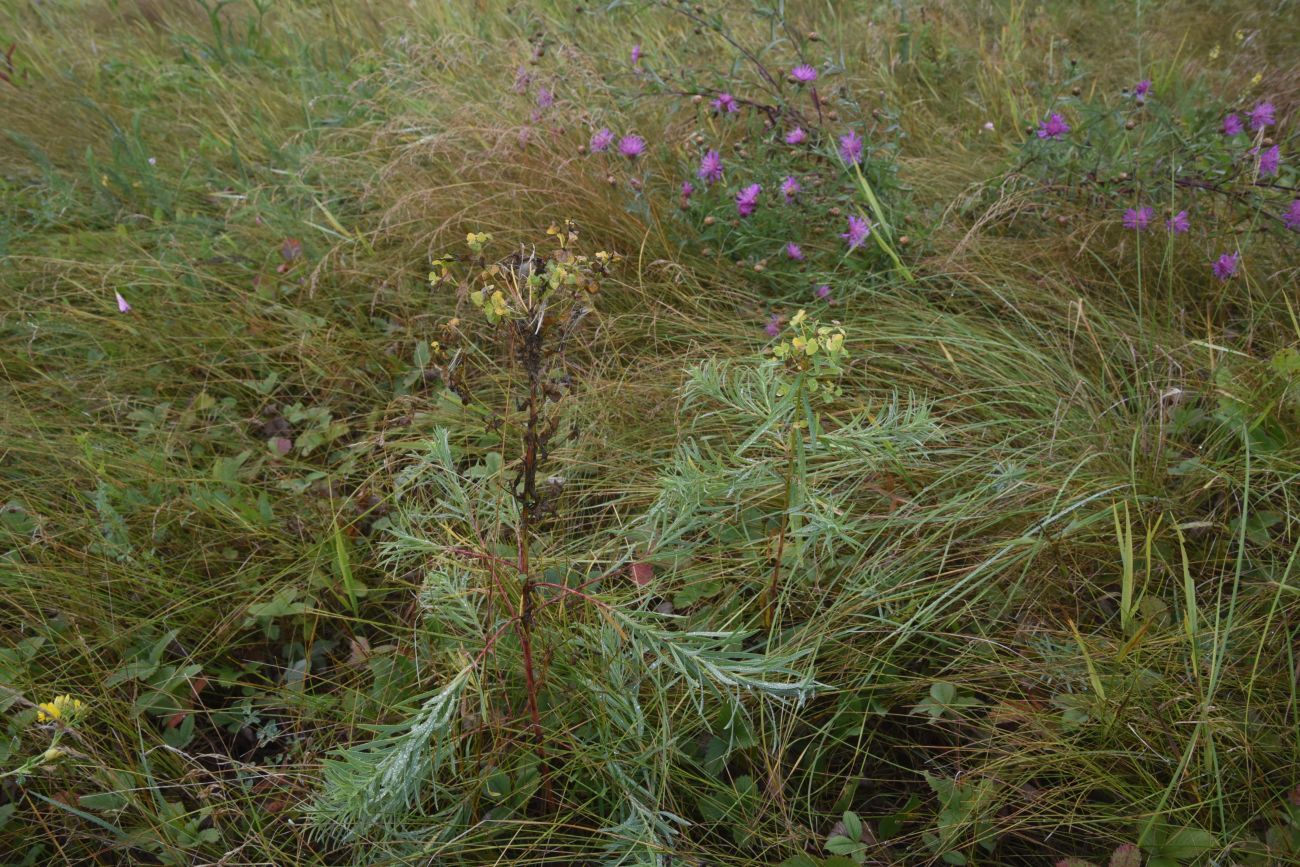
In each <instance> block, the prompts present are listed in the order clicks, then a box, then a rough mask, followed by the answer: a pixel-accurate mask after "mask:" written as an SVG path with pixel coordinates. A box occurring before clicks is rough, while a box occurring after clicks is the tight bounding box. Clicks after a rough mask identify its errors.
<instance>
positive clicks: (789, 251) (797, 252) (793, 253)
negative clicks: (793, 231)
mask: <svg viewBox="0 0 1300 867" xmlns="http://www.w3.org/2000/svg"><path fill="white" fill-rule="evenodd" d="M785 254H786V255H787V256H789V257H790V258H791V259H793V260H794V261H796V262H802V261H803V250H802V249H801V248H800V247H799V245H798V244H796V243H795V242H794V241H791V242H790V243H788V244H786V245H785Z"/></svg>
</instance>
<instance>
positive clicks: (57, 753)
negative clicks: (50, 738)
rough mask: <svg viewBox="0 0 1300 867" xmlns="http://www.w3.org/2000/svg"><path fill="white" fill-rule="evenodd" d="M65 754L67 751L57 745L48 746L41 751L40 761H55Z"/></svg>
mask: <svg viewBox="0 0 1300 867" xmlns="http://www.w3.org/2000/svg"><path fill="white" fill-rule="evenodd" d="M66 755H67V753H65V752H64V751H63V750H61V749H59V748H58V747H50V748H49V749H48V750H46V751H45V752H43V753H41V761H43V762H46V763H51V762H57V761H58V760H59V759H61V758H63V757H64V756H66Z"/></svg>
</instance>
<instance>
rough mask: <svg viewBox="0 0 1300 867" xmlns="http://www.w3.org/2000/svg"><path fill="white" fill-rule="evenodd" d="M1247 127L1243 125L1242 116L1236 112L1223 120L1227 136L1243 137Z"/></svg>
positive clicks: (1224, 132) (1224, 131)
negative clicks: (1242, 134)
mask: <svg viewBox="0 0 1300 867" xmlns="http://www.w3.org/2000/svg"><path fill="white" fill-rule="evenodd" d="M1244 130H1245V127H1243V126H1242V125H1241V116H1240V115H1238V114H1237V113H1236V112H1233V113H1232V114H1229V115H1227V116H1226V117H1224V118H1223V134H1224V135H1227V136H1233V135H1241V133H1242V132H1243V131H1244Z"/></svg>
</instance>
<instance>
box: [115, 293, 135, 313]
mask: <svg viewBox="0 0 1300 867" xmlns="http://www.w3.org/2000/svg"><path fill="white" fill-rule="evenodd" d="M113 295H114V296H116V298H117V312H118V313H130V312H131V305H130V304H127V303H126V299H125V298H123V297H122V293H121V292H114V293H113Z"/></svg>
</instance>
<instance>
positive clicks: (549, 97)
mask: <svg viewBox="0 0 1300 867" xmlns="http://www.w3.org/2000/svg"><path fill="white" fill-rule="evenodd" d="M554 104H555V94H553V93H551V91H550V90H549V89H548V88H545V87H539V88H538V89H537V107H538V108H550V107H551V106H552V105H554Z"/></svg>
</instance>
